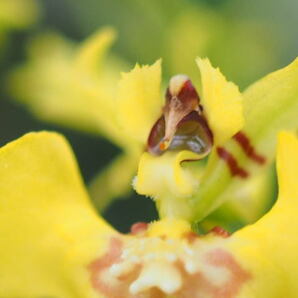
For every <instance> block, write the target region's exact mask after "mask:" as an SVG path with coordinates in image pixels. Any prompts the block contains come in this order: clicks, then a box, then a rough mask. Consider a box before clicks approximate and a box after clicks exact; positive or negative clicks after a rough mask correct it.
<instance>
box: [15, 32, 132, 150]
mask: <svg viewBox="0 0 298 298" xmlns="http://www.w3.org/2000/svg"><path fill="white" fill-rule="evenodd" d="M113 38H114V32H113V31H112V30H111V29H101V30H99V31H98V32H96V33H95V34H94V35H93V36H91V37H90V38H89V39H87V40H86V41H85V42H83V43H82V44H81V45H74V44H72V43H71V42H69V41H67V40H65V39H64V38H62V37H60V36H57V35H54V34H45V35H42V36H40V37H37V38H36V39H35V40H33V42H32V43H31V44H30V47H29V55H30V57H29V60H28V62H27V63H26V64H25V65H24V66H22V67H20V68H19V69H17V70H16V71H14V72H13V74H12V75H11V78H10V90H11V93H12V95H13V96H14V97H15V98H16V99H17V100H20V101H21V102H23V103H24V104H26V105H27V106H28V107H29V108H30V109H31V111H32V112H33V113H34V114H35V115H36V116H37V117H39V118H41V119H43V120H46V121H50V122H54V123H59V124H62V125H66V126H70V127H73V128H76V129H80V130H83V131H87V132H91V133H95V134H102V135H104V136H106V137H107V138H109V139H111V140H112V141H113V142H115V143H116V144H117V145H119V146H125V145H126V143H125V140H126V138H124V137H123V135H122V133H121V132H120V131H119V129H118V125H117V121H116V116H115V111H116V110H115V89H116V88H115V86H116V84H117V82H118V79H119V78H118V76H119V72H120V70H119V69H120V68H122V63H121V62H119V63H116V62H115V61H114V60H113V59H110V57H109V58H108V59H104V54H105V52H106V51H107V48H108V47H109V45H110V44H111V42H112V40H113ZM120 65H121V66H120Z"/></svg>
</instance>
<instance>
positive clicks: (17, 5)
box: [0, 0, 39, 42]
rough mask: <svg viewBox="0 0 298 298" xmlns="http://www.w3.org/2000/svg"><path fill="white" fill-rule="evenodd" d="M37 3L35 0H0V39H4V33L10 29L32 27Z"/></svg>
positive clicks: (35, 16) (37, 8)
mask: <svg viewBox="0 0 298 298" xmlns="http://www.w3.org/2000/svg"><path fill="white" fill-rule="evenodd" d="M37 2H38V1H37V0H1V1H0V38H1V39H2V38H4V37H5V33H6V32H7V31H9V30H11V29H23V28H26V27H28V26H30V25H32V24H33V23H34V22H35V21H36V20H37V18H38V14H39V6H38V3H37ZM1 39H0V42H1Z"/></svg>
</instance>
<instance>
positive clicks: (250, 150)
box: [233, 131, 266, 165]
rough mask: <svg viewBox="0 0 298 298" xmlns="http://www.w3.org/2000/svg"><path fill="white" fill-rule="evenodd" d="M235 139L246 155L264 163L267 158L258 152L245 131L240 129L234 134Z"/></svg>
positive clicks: (259, 162)
mask: <svg viewBox="0 0 298 298" xmlns="http://www.w3.org/2000/svg"><path fill="white" fill-rule="evenodd" d="M233 138H234V140H235V141H236V142H237V143H238V144H239V145H240V147H241V148H242V150H243V151H244V153H245V154H246V156H248V157H249V158H250V159H252V160H253V161H255V162H256V163H258V164H261V165H262V164H264V163H265V162H266V158H265V157H264V156H263V155H260V154H258V153H257V152H256V150H255V148H254V147H253V146H252V145H251V143H250V140H249V138H248V137H247V136H246V135H245V134H244V132H242V131H239V132H238V133H236V134H235V135H234V137H233Z"/></svg>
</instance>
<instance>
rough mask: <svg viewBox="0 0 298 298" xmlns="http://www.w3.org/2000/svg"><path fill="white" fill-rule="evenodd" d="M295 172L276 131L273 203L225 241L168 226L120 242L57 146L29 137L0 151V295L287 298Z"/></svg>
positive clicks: (217, 233) (286, 141) (288, 143)
mask: <svg viewBox="0 0 298 298" xmlns="http://www.w3.org/2000/svg"><path fill="white" fill-rule="evenodd" d="M297 167H298V140H297V139H296V137H295V136H294V135H292V134H290V133H286V132H283V133H281V134H280V136H279V142H278V148H277V171H278V180H279V198H278V200H277V203H276V204H275V205H274V206H273V208H272V210H270V212H268V214H266V215H265V216H264V217H263V218H261V219H260V220H259V221H258V222H257V223H255V224H253V225H250V226H248V227H246V228H244V229H241V230H239V231H238V232H236V233H235V234H233V235H229V234H228V233H227V232H225V231H224V230H222V229H220V228H216V229H214V230H213V231H212V232H210V233H209V234H207V235H196V234H194V233H193V232H192V231H191V229H190V225H189V223H188V222H187V221H184V220H182V219H170V218H167V219H163V220H161V221H157V222H154V223H151V224H149V225H146V224H144V223H143V224H142V223H138V224H135V225H133V226H132V229H131V233H130V234H128V235H123V234H120V233H118V232H117V231H115V230H114V229H113V228H111V227H110V226H109V225H108V224H107V223H106V222H105V221H104V220H103V219H102V218H101V217H99V216H98V215H97V214H96V211H95V210H94V209H93V207H92V206H91V204H90V201H89V199H88V196H87V193H86V191H85V190H84V187H83V184H82V180H81V177H80V175H79V173H78V167H77V165H76V163H75V161H74V157H73V154H72V152H71V150H70V148H69V146H68V144H67V143H66V142H65V140H64V139H63V138H62V137H61V136H59V135H57V134H55V133H48V132H41V133H30V134H28V135H26V136H24V137H22V138H20V139H19V140H17V141H14V142H12V143H10V144H8V145H6V146H4V147H3V148H1V149H0V172H1V180H0V194H1V195H0V198H1V199H0V202H1V214H0V235H1V239H2V243H1V247H0V252H1V260H0V273H1V281H0V295H1V296H3V297H16V296H19V297H34V296H37V297H39V296H40V297H41V296H49V297H82V298H84V297H88V298H97V297H120V298H121V297H132V298H133V297H140V296H142V297H171V296H175V297H207V296H208V297H264V296H266V297H269V298H270V297H283V296H286V297H293V298H294V297H296V296H297V293H298V288H297V283H296V276H297V275H298V271H297V270H298V269H297V268H298V265H297V257H296V254H297V249H298V239H297V237H296V234H297V228H298V220H297V211H298V210H297V206H298V204H297V202H296V200H297V198H298V183H297V182H298V181H297ZM16 186H17V187H16Z"/></svg>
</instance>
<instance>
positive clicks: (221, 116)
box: [196, 58, 244, 145]
mask: <svg viewBox="0 0 298 298" xmlns="http://www.w3.org/2000/svg"><path fill="white" fill-rule="evenodd" d="M196 62H197V64H198V67H199V69H200V72H201V85H202V94H201V102H202V105H203V107H204V111H205V113H206V116H207V120H208V124H209V126H210V128H211V130H212V132H213V135H214V142H215V144H216V145H222V144H223V143H224V142H225V141H227V140H228V139H229V138H231V137H232V136H233V135H234V134H235V133H236V132H238V131H239V130H240V129H241V128H242V127H243V125H244V118H243V109H242V95H241V93H240V91H239V89H238V87H237V86H236V85H235V84H234V83H232V82H228V81H227V80H226V78H225V77H224V76H223V74H222V73H221V72H220V70H219V69H215V68H213V67H212V65H211V63H210V61H209V60H208V59H207V58H206V59H200V58H197V60H196Z"/></svg>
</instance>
